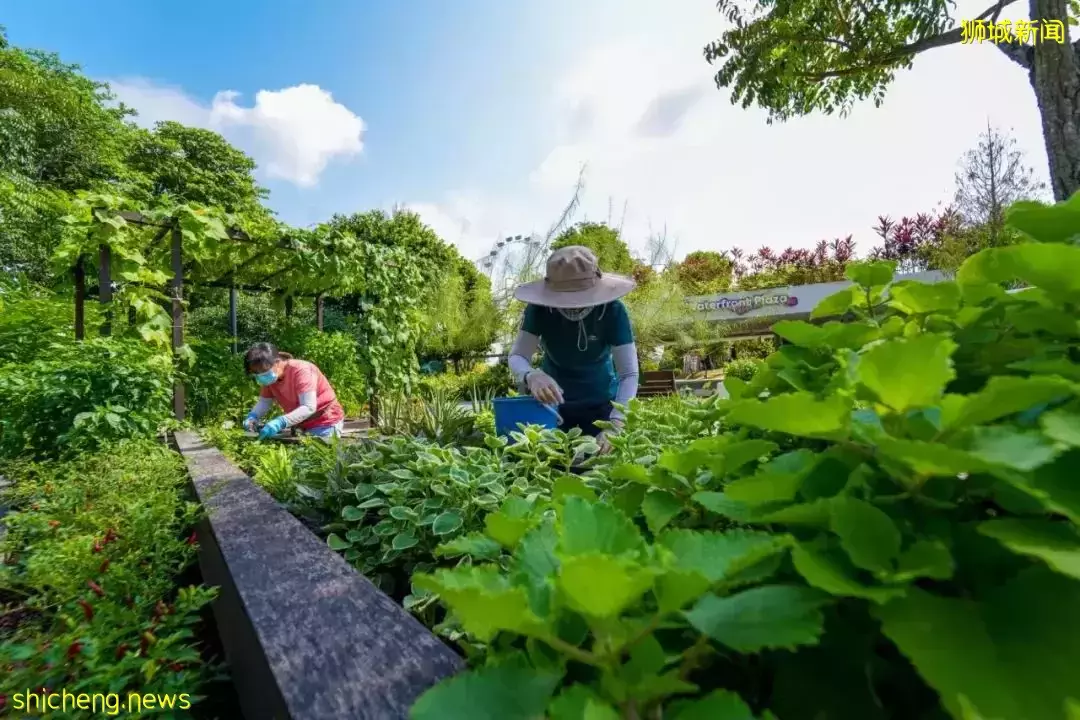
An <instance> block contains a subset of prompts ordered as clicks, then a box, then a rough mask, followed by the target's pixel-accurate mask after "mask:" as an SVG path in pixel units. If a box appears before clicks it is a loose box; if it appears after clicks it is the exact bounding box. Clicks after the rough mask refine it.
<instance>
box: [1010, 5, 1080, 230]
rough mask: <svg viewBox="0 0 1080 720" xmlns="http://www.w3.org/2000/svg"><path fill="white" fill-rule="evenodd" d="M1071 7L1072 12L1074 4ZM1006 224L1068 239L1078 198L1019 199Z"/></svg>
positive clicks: (1076, 220)
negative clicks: (1053, 200)
mask: <svg viewBox="0 0 1080 720" xmlns="http://www.w3.org/2000/svg"><path fill="white" fill-rule="evenodd" d="M1072 10H1073V11H1074V12H1075V10H1076V8H1075V7H1073V8H1072ZM1005 224H1007V225H1009V226H1010V227H1014V228H1016V229H1017V230H1019V231H1020V232H1022V233H1024V234H1025V235H1028V236H1029V237H1031V238H1033V239H1034V240H1036V241H1038V242H1044V243H1063V242H1068V241H1069V240H1071V239H1073V238H1075V237H1076V235H1077V232H1078V230H1077V228H1080V201H1078V200H1077V197H1076V195H1075V194H1074V195H1073V196H1072V197H1071V198H1069V199H1068V200H1065V201H1064V202H1059V203H1057V204H1055V205H1046V204H1043V203H1041V202H1037V201H1033V200H1021V201H1019V202H1015V203H1013V204H1012V205H1010V206H1009V208H1008V210H1006V211H1005Z"/></svg>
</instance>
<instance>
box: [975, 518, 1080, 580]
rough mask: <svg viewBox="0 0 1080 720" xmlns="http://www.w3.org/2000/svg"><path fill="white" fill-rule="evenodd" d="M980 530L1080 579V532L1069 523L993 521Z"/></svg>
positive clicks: (1018, 551) (1024, 520) (1017, 550)
mask: <svg viewBox="0 0 1080 720" xmlns="http://www.w3.org/2000/svg"><path fill="white" fill-rule="evenodd" d="M979 532H980V533H982V534H983V535H986V536H987V537H992V538H994V539H995V540H997V541H998V542H1000V543H1001V544H1002V545H1004V546H1005V547H1007V548H1009V549H1010V550H1012V551H1013V552H1014V553H1018V554H1020V555H1027V556H1029V557H1034V558H1038V559H1039V560H1042V561H1043V562H1045V563H1046V564H1047V565H1049V566H1050V567H1051V568H1053V569H1054V570H1056V571H1057V572H1059V573H1061V574H1062V575H1068V576H1069V577H1071V578H1074V579H1077V580H1080V533H1078V532H1077V531H1076V528H1075V527H1074V526H1073V525H1072V524H1070V523H1067V522H1053V521H1051V520H1035V519H1005V520H990V521H988V522H984V523H980V524H979Z"/></svg>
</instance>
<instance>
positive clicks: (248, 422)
mask: <svg viewBox="0 0 1080 720" xmlns="http://www.w3.org/2000/svg"><path fill="white" fill-rule="evenodd" d="M258 423H259V418H258V416H257V415H256V414H255V413H248V414H247V417H246V418H244V429H245V430H247V431H248V432H255V426H256V425H257V424H258Z"/></svg>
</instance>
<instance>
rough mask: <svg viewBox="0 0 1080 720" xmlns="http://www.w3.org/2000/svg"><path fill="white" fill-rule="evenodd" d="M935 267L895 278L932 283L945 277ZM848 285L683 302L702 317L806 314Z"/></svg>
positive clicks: (781, 289) (772, 290)
mask: <svg viewBox="0 0 1080 720" xmlns="http://www.w3.org/2000/svg"><path fill="white" fill-rule="evenodd" d="M945 279H946V277H945V275H944V274H943V273H940V272H937V271H929V272H921V273H911V274H909V275H897V276H896V280H898V281H899V280H914V281H916V282H924V283H935V282H941V281H943V280H945ZM850 285H851V282H850V281H848V280H842V281H840V282H831V283H816V284H813V285H792V286H789V287H778V288H769V289H767V290H745V291H743V292H735V293H724V294H722V295H705V296H697V297H690V298H687V299H686V302H687V303H689V304H690V305H693V306H694V309H695V311H696V313H697V316H698V317H699V318H700V319H702V320H735V321H737V320H747V319H750V318H761V317H776V318H782V317H785V316H790V315H808V314H809V313H810V311H811V310H813V309H814V307H816V306H817V304H818V303H820V302H821V301H822V300H824V299H825V298H827V297H829V296H830V295H832V294H833V293H837V292H840V291H841V290H843V289H844V288H846V287H848V286H850Z"/></svg>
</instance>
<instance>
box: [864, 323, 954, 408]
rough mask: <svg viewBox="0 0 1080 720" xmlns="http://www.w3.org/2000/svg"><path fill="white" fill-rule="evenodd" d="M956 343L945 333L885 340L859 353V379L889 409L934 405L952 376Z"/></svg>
mask: <svg viewBox="0 0 1080 720" xmlns="http://www.w3.org/2000/svg"><path fill="white" fill-rule="evenodd" d="M956 347H957V345H956V343H954V342H953V341H952V340H951V339H950V338H949V337H948V336H945V335H931V334H926V335H917V336H915V337H913V338H909V339H895V340H886V341H885V342H883V343H881V344H880V345H875V346H873V347H871V348H869V349H868V350H866V351H865V352H864V353H862V355H861V356H859V361H858V365H857V367H856V373H857V374H858V377H859V382H860V383H862V385H863V386H864V387H865V388H867V389H868V390H870V391H871V392H873V393H874V395H876V396H877V397H878V399H879V400H881V402H883V403H884V404H886V405H888V406H889V407H891V408H892V409H893V410H897V411H899V412H904V411H907V410H911V409H914V408H920V407H928V406H930V405H934V404H935V403H937V402H938V400H940V399H941V396H942V394H943V393H944V392H945V386H946V385H947V384H948V383H949V381H951V380H952V379H953V378H954V377H956V372H955V371H954V370H953V364H952V354H953V352H955V351H956Z"/></svg>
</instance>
